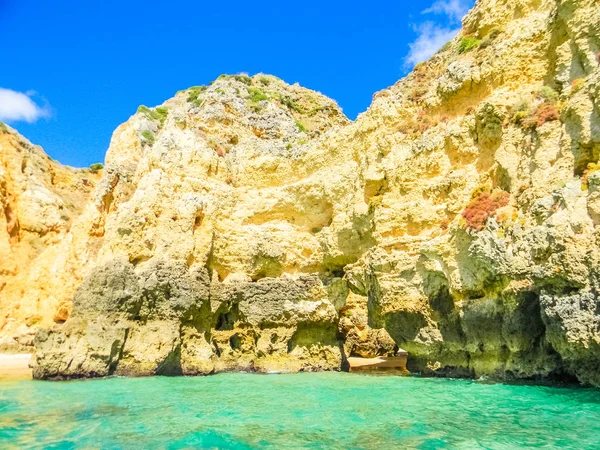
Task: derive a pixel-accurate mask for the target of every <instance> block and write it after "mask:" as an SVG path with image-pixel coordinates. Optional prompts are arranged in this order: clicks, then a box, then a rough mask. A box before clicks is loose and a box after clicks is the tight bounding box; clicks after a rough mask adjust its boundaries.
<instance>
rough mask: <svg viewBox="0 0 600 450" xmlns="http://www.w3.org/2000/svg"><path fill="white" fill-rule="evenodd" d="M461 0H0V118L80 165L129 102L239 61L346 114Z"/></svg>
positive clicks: (442, 28)
mask: <svg viewBox="0 0 600 450" xmlns="http://www.w3.org/2000/svg"><path fill="white" fill-rule="evenodd" d="M473 1H474V0H437V1H434V0H427V1H418V0H414V1H402V0H395V1H390V0H380V1H377V2H372V3H371V2H354V1H348V0H346V1H338V0H330V1H323V0H319V1H315V0H305V1H304V2H301V3H290V2H281V1H275V0H263V1H259V2H251V1H238V0H230V1H228V2H226V1H223V0H221V1H213V2H204V1H192V0H171V1H169V2H164V1H161V2H159V1H154V0H145V1H141V0H126V1H123V0H121V1H115V0H103V1H101V0H93V1H90V0H88V1H86V0H83V1H78V2H77V1H72V0H69V1H66V0H55V1H48V0H45V1H38V0H0V42H2V43H3V45H2V56H1V58H2V65H3V68H2V70H0V120H3V121H5V122H7V123H9V124H10V125H11V126H13V127H15V128H16V129H17V130H19V131H20V132H21V133H22V134H23V135H24V136H26V137H27V138H28V139H30V140H31V141H32V142H33V143H35V144H39V145H41V146H43V147H44V149H45V150H46V152H47V153H48V154H49V155H50V156H52V157H53V158H55V159H57V160H59V161H60V162H62V163H64V164H69V165H74V166H88V165H89V164H91V163H93V162H97V161H103V160H104V154H105V152H106V149H107V148H108V144H109V141H110V137H111V134H112V132H113V131H114V129H115V128H116V127H117V126H118V125H119V124H121V123H122V122H124V121H126V120H127V119H128V117H129V116H130V115H131V114H133V113H134V112H135V110H136V109H137V107H138V105H141V104H145V105H148V106H155V105H157V104H160V103H162V102H163V101H164V100H166V99H168V98H169V97H172V96H173V95H174V94H175V92H176V91H178V90H180V89H185V88H187V87H189V86H194V85H199V84H207V83H209V82H210V81H211V80H213V79H215V78H217V76H219V75H220V74H221V73H240V72H245V73H249V74H254V73H257V72H265V73H271V74H273V75H276V76H278V77H280V78H282V79H284V80H285V81H287V82H289V83H294V82H299V83H300V84H301V85H302V86H305V87H308V88H311V89H315V90H317V91H320V92H322V93H324V94H325V95H327V96H329V97H331V98H333V99H335V100H336V101H337V102H338V103H339V104H340V106H341V107H342V108H343V110H344V112H345V113H346V115H348V116H349V117H350V118H352V119H354V118H355V117H356V115H357V114H358V113H360V112H363V111H364V110H366V109H367V107H368V106H369V104H370V103H371V98H372V95H373V94H374V93H375V92H376V91H378V90H381V89H383V88H385V87H387V86H390V85H392V84H393V83H395V82H396V81H397V80H398V79H399V78H401V77H402V76H404V75H405V74H406V73H407V72H408V70H409V69H410V68H411V66H412V65H414V64H415V63H416V62H418V61H421V60H423V59H425V58H427V57H428V56H429V55H430V54H432V53H433V52H435V50H437V48H439V47H440V46H441V45H442V44H444V43H445V42H446V41H447V40H448V39H450V38H451V37H452V35H453V34H455V33H456V31H457V29H458V28H459V27H460V18H461V17H462V15H463V14H464V13H465V12H466V11H467V10H468V9H469V8H470V7H471V6H472V4H473Z"/></svg>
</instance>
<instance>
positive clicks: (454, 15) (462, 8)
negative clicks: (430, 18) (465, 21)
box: [423, 0, 473, 23]
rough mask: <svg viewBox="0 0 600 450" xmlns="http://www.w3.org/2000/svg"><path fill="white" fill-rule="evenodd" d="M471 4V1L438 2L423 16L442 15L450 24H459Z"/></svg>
mask: <svg viewBox="0 0 600 450" xmlns="http://www.w3.org/2000/svg"><path fill="white" fill-rule="evenodd" d="M472 5H473V2H472V1H471V0H438V1H437V2H435V3H434V4H433V5H431V6H430V7H429V8H427V9H426V10H425V11H423V14H431V13H433V14H444V15H446V16H448V18H449V19H450V20H451V21H452V22H455V23H456V22H459V21H460V20H461V19H462V18H463V17H464V15H465V14H467V13H468V12H469V9H471V6H472Z"/></svg>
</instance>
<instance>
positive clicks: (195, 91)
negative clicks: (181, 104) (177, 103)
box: [187, 86, 208, 106]
mask: <svg viewBox="0 0 600 450" xmlns="http://www.w3.org/2000/svg"><path fill="white" fill-rule="evenodd" d="M206 89H208V88H207V87H206V86H192V87H191V88H189V89H188V97H187V101H188V102H189V103H192V104H193V105H194V106H200V105H202V99H200V98H198V97H199V96H200V94H202V93H203V92H204V91H206Z"/></svg>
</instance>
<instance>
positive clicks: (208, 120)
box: [0, 0, 600, 385]
mask: <svg viewBox="0 0 600 450" xmlns="http://www.w3.org/2000/svg"><path fill="white" fill-rule="evenodd" d="M599 66H600V8H598V6H597V2H595V0H519V1H515V2H505V1H497V0H480V1H478V2H477V4H476V5H475V7H474V9H473V10H472V11H471V12H470V13H469V14H468V15H467V16H466V17H465V19H464V20H463V30H462V32H461V33H460V34H459V36H457V37H456V38H455V39H454V40H453V41H452V42H450V43H448V44H447V45H446V46H444V48H442V49H441V50H440V51H439V52H438V53H437V54H436V55H435V56H434V57H433V58H431V59H430V60H429V61H428V62H426V63H423V64H420V65H418V66H417V67H415V70H414V71H413V73H412V74H410V75H409V76H408V77H406V78H405V79H403V80H400V81H399V82H398V83H397V84H396V85H394V86H392V87H391V88H389V89H386V90H384V91H381V92H379V93H377V94H376V95H375V96H374V99H373V104H372V105H371V107H370V108H369V110H368V111H367V112H366V113H364V114H362V115H361V116H359V118H358V119H357V120H356V121H354V122H350V121H349V120H348V119H347V118H346V117H345V116H344V115H343V113H342V112H341V110H340V109H339V108H338V107H337V105H336V104H335V103H334V102H333V101H331V100H329V99H327V98H326V97H324V96H322V95H320V94H318V93H316V92H313V91H310V90H307V89H304V88H301V87H299V86H297V85H293V86H290V85H287V84H285V83H284V82H282V81H281V80H279V79H277V78H275V77H272V76H267V75H262V74H259V75H256V76H253V77H248V76H245V75H236V76H222V77H220V78H219V79H217V80H216V81H215V82H213V83H212V84H211V85H210V86H203V87H193V88H190V89H188V90H186V91H181V92H179V93H177V95H176V96H175V97H174V98H172V99H170V100H168V101H166V102H165V103H164V104H163V105H161V106H160V107H157V108H146V107H140V109H139V110H138V112H137V113H136V114H135V115H134V116H132V117H131V118H130V119H129V120H128V121H127V122H126V123H125V124H123V125H121V126H120V127H119V128H118V129H117V130H116V131H115V134H114V135H113V138H112V142H111V145H110V148H109V150H108V153H107V156H106V167H105V169H104V170H103V171H102V178H101V180H99V181H98V183H97V185H96V188H95V191H94V193H93V196H92V197H91V198H90V201H89V202H88V203H87V205H86V206H85V207H84V208H83V209H77V208H75V209H74V212H73V217H75V216H76V217H77V218H76V219H75V220H74V222H73V225H69V227H67V228H64V229H62V228H61V229H60V230H59V231H58V232H55V233H56V242H54V241H53V242H52V243H51V244H50V243H49V244H48V245H49V247H48V248H47V249H46V250H44V251H43V252H42V254H41V255H40V256H37V257H35V259H29V260H28V261H30V263H28V264H27V269H23V268H21V269H19V268H15V269H14V270H13V272H14V273H15V275H11V276H14V277H18V280H17V281H10V283H6V285H7V286H9V284H10V286H16V285H20V286H27V289H31V290H32V291H34V292H35V294H29V293H27V294H23V299H21V302H23V303H24V304H27V305H38V306H37V307H38V308H39V312H38V311H37V310H35V308H33V309H31V310H30V311H31V312H30V313H28V314H34V313H35V314H40V315H41V317H42V321H41V324H42V325H47V322H48V318H51V317H54V316H55V317H56V318H58V319H59V321H61V322H62V319H64V318H65V316H66V315H67V313H69V314H70V317H69V318H68V320H66V322H64V323H59V324H56V325H53V326H51V327H44V328H41V329H40V330H39V331H38V333H37V335H36V338H35V363H34V375H35V376H36V377H38V378H71V377H82V376H83V377H86V376H105V375H110V374H123V375H152V374H186V375H196V374H207V373H213V372H219V371H226V370H256V371H263V372H269V371H299V370H339V369H341V368H342V367H343V365H344V359H345V357H347V356H350V355H359V356H364V357H371V356H378V355H391V354H393V353H394V352H395V350H396V349H397V348H398V346H400V347H402V348H404V349H406V350H408V351H409V361H408V364H409V366H408V367H409V369H411V370H413V371H418V372H421V373H424V374H427V375H440V376H444V375H452V376H470V377H472V376H475V377H479V376H482V375H485V376H490V377H494V378H499V379H516V378H517V379H518V378H523V379H546V378H550V379H551V378H575V377H576V378H577V379H578V380H580V381H581V382H583V383H586V384H592V385H600V375H599V373H600V372H598V370H597V368H598V367H600V314H599V313H598V310H599V308H600V302H599V301H598V289H599V288H600V286H599V281H600V280H599V274H600V272H599V262H600V242H599V239H598V236H599V234H598V232H597V230H598V228H597V227H598V226H599V225H600V171H597V169H599V168H600V166H599V165H598V158H599V156H600V115H599V114H600V109H599V108H600V69H599ZM11 136H13V137H14V133H12V134H11ZM53 167H54V166H53ZM13 170H14V169H13ZM56 170H58V169H56ZM65 170H66V169H65ZM11 173H12V172H11ZM27 175H28V176H29V177H30V179H31V178H33V177H34V174H30V175H29V174H27ZM82 176H83V175H82ZM86 176H88V174H86ZM86 179H87V178H86ZM88 183H90V184H93V181H88ZM11 189H13V190H9V191H8V192H9V194H8V197H7V195H6V194H4V197H2V198H3V199H4V198H12V197H15V196H17V194H15V193H14V189H16V188H11ZM5 191H6V189H5ZM61 192H62V191H61ZM83 194H84V192H83V191H81V192H79V193H78V194H77V195H80V196H81V195H83ZM57 195H58V194H57ZM65 195H66V194H65ZM11 196H12V197H11ZM7 204H8V203H7V202H6V201H4V203H3V205H4V208H5V211H7V209H6V205H7ZM77 204H79V203H77ZM10 208H13V207H12V206H10V205H9V209H8V211H9V212H8V213H5V215H6V217H7V218H8V220H7V233H8V235H9V236H10V235H11V233H15V232H14V227H12V228H11V225H10V223H12V222H11V219H10V217H12V215H11V214H12V213H10V211H12V209H10ZM13 222H14V220H13ZM11 230H13V231H11ZM17 234H18V235H20V234H19V233H17ZM13 239H14V237H13ZM13 247H14V245H13V246H12V247H6V248H11V249H12V248H13ZM59 255H60V256H59ZM11 258H13V257H11ZM30 258H33V256H32V257H30ZM11 261H12V259H11ZM19 267H23V266H22V265H21V266H19ZM4 273H6V271H5V272H3V275H2V276H3V277H5V278H6V276H5V275H4ZM49 273H52V274H53V275H52V276H51V277H48V278H46V279H44V280H42V279H41V278H40V276H42V277H43V276H44V275H39V274H49ZM36 276H37V277H38V278H35V277H36ZM32 277H33V278H32ZM11 280H12V279H11ZM19 280H20V281H19ZM19 283H20V284H19ZM4 289H6V288H4ZM11 289H14V288H11ZM0 292H1V293H2V295H5V294H4V290H3V291H0ZM11 295H12V294H11ZM32 295H34V296H35V299H36V300H35V302H33V301H32V300H25V299H33V297H32ZM11 298H16V299H18V296H17V297H14V296H13V297H11ZM15 301H17V300H15ZM71 304H72V312H69V311H70V310H69V309H68V307H69V305H71ZM51 308H58V309H59V310H60V313H58V314H57V313H56V311H53V312H52V314H47V313H46V312H44V311H48V310H49V309H51ZM11 311H12V310H10V311H9V314H12V312H11ZM11 317H12V316H11ZM29 317H31V316H25V315H21V316H18V317H14V318H15V322H16V323H18V322H19V320H28V318H29Z"/></svg>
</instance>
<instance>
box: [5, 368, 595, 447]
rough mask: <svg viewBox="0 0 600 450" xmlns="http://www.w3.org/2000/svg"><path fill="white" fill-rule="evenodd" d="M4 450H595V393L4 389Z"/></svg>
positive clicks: (119, 381) (263, 378)
mask: <svg viewBox="0 0 600 450" xmlns="http://www.w3.org/2000/svg"><path fill="white" fill-rule="evenodd" d="M0 448H1V449H13V448H14V449H27V448H50V449H80V448H82V449H83V448H85V449H88V448H98V449H113V448H114V449H121V448H122V449H154V448H167V449H181V448H232V449H255V448H256V449H262V448H274V449H287V448H292V449H301V448H311V449H317V448H327V449H336V448H340V449H342V448H343V449H346V448H348V449H394V448H399V449H412V448H414V449H441V448H460V449H516V448H577V449H580V448H589V449H595V448H600V390H596V389H582V388H564V387H542V386H527V385H526V386H523V385H504V384H483V383H478V382H475V381H467V380H450V379H425V378H413V377H394V376H366V375H355V374H347V373H305V374H295V375H252V374H240V373H235V374H222V375H215V376H209V377H199V378H184V377H179V378H165V377H154V378H138V379H129V378H109V379H103V380H82V381H68V382H44V381H31V380H27V381H0Z"/></svg>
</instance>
